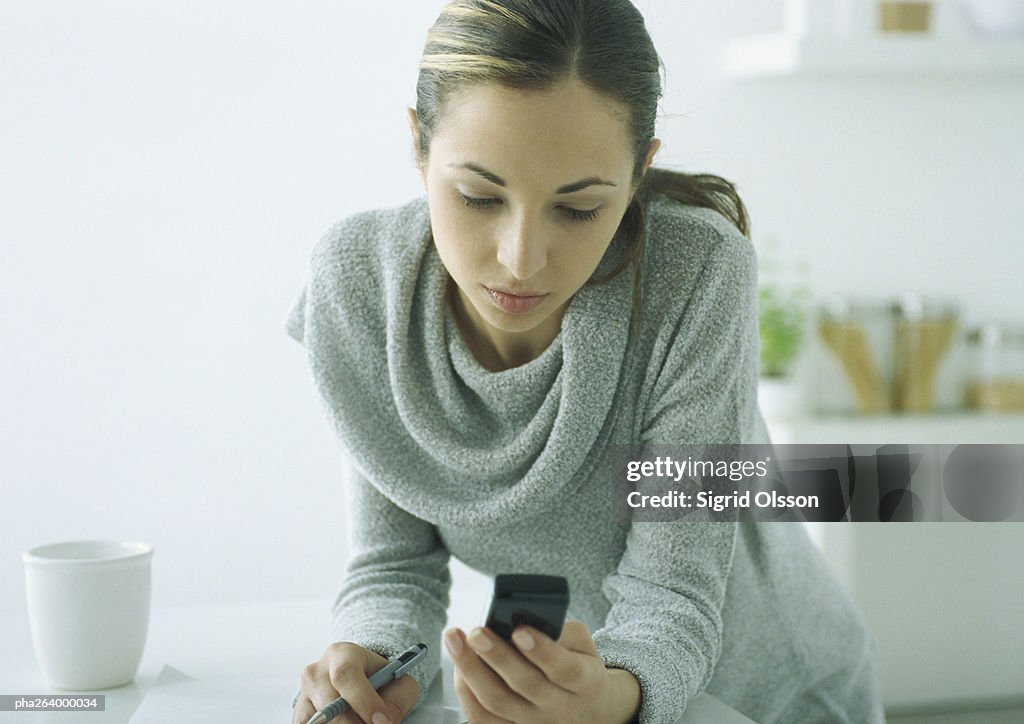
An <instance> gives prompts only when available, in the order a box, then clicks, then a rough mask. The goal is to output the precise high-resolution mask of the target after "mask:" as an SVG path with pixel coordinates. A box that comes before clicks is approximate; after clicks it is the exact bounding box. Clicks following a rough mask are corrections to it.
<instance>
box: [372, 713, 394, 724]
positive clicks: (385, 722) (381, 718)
mask: <svg viewBox="0 0 1024 724" xmlns="http://www.w3.org/2000/svg"><path fill="white" fill-rule="evenodd" d="M373 724H391V720H390V719H388V718H387V717H386V716H385V715H384V714H381V713H380V712H379V711H378V712H377V713H376V714H374V715H373Z"/></svg>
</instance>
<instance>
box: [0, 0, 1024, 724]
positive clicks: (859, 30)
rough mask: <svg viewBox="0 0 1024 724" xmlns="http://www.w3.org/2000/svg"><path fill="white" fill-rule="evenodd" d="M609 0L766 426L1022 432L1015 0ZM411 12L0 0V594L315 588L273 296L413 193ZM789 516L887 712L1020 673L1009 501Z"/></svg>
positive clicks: (1019, 692) (321, 521) (321, 587)
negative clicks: (727, 272)
mask: <svg viewBox="0 0 1024 724" xmlns="http://www.w3.org/2000/svg"><path fill="white" fill-rule="evenodd" d="M636 4H637V5H638V7H639V8H640V9H641V11H642V12H643V13H644V15H645V17H646V18H647V23H648V28H649V29H650V31H651V34H652V36H653V38H654V41H655V44H656V46H657V47H658V49H659V52H660V53H661V55H662V58H663V60H664V62H665V66H666V70H667V77H666V81H667V82H666V87H665V94H664V98H663V99H662V109H661V110H662V114H661V118H660V127H659V136H660V137H661V138H662V139H663V147H662V151H661V153H660V154H659V156H658V158H657V159H656V163H657V165H661V166H668V167H673V168H677V169H681V170H685V171H691V172H712V173H716V174H719V175H722V176H724V177H726V178H728V179H730V180H732V181H734V182H735V183H736V184H737V186H738V189H739V191H740V193H741V195H742V197H743V198H744V200H745V201H746V203H747V205H748V208H749V211H750V214H751V218H752V227H753V231H752V238H753V241H754V243H755V246H756V247H757V249H758V254H759V257H760V260H761V313H762V316H761V332H762V350H763V354H762V375H763V377H762V385H761V404H762V409H763V410H764V413H765V416H766V418H767V419H768V422H769V425H770V427H771V430H772V433H773V437H774V438H775V440H776V441H777V442H823V443H847V442H850V443H879V444H881V443H967V442H993V443H994V442H1016V443H1020V442H1024V286H1022V285H1021V284H1020V271H1021V267H1022V262H1024V251H1022V249H1021V243H1022V241H1024V239H1022V238H1021V232H1020V225H1019V221H1018V218H1017V217H1018V216H1019V211H1018V209H1019V206H1020V199H1021V197H1022V191H1024V136H1022V134H1021V126H1020V118H1021V117H1022V116H1024V92H1022V91H1024V2H1021V1H1020V0H932V1H931V2H881V0H834V1H831V2H830V1H829V0H804V1H800V0H788V1H786V2H783V1H781V0H779V1H775V2H766V1H764V0H727V1H724V2H718V3H678V2H669V1H667V0H665V1H663V0H638V2H637V3H636ZM441 5H442V3H441V2H422V1H421V0H415V1H413V0H405V1H404V2H392V3H381V4H374V3H360V4H356V3H348V2H326V1H323V0H320V1H309V2H304V3H301V4H298V5H295V4H285V3H270V2H263V1H255V2H252V1H250V2H245V3H243V2H240V1H231V2H227V1H225V0H216V1H214V2H205V1H204V2H197V1H196V0H191V1H183V0H176V1H175V2H167V1H153V2H146V3H128V2H111V1H109V0H105V1H104V0H99V1H97V2H93V3H88V4H84V3H77V2H69V1H67V0H64V1H62V2H55V1H53V0H35V1H29V0H6V2H4V3H3V4H2V5H0V107H2V109H3V112H2V113H0V159H2V162H0V167H2V168H3V172H2V174H0V199H2V204H0V334H2V339H3V343H2V344H3V347H2V349H3V354H2V355H0V415H2V429H3V434H2V436H0V459H2V461H3V463H2V467H0V484H2V486H3V493H4V505H3V506H2V507H0V531H2V536H3V537H2V544H3V548H2V556H0V577H2V578H0V580H2V581H3V583H2V584H0V615H8V616H24V607H25V604H24V601H25V591H24V579H23V574H22V571H21V560H20V552H21V551H22V550H24V549H26V548H28V547H30V546H32V545H36V544H40V543H44V542H49V541H55V540H70V539H75V538H93V537H104V538H107V537H109V538H120V539H126V540H127V539H140V540H145V541H147V542H149V543H151V544H153V545H154V547H155V550H156V554H155V558H154V563H153V566H154V591H153V596H154V598H153V603H154V606H180V605H192V604H205V603H213V602H244V601H254V600H283V599H290V598H303V597H322V598H330V597H331V596H332V595H333V592H334V589H335V587H336V585H337V582H338V579H339V577H340V575H341V572H342V568H343V565H344V562H345V559H346V551H347V543H346V531H345V526H344V516H345V511H344V506H343V501H342V494H341V487H340V482H341V474H342V464H341V460H340V452H339V450H338V448H337V446H336V444H335V441H334V439H333V437H332V434H331V432H330V430H329V428H328V426H327V423H326V420H325V418H324V416H323V414H322V412H321V410H320V407H319V402H318V400H317V397H316V394H315V391H314V389H313V386H312V384H311V379H310V376H309V373H308V371H307V367H306V363H305V357H304V352H303V350H302V348H301V347H299V346H298V345H296V344H295V343H294V342H293V341H291V340H290V339H289V338H288V337H287V336H286V335H285V333H284V331H283V323H284V318H285V315H286V313H287V311H288V309H289V308H290V306H291V304H292V302H293V300H294V298H295V296H296V295H297V293H298V291H299V289H300V287H301V285H302V282H303V276H304V270H305V265H306V262H307V259H308V255H309V252H310V250H311V248H312V246H313V244H314V243H315V242H316V240H317V239H318V238H319V236H320V234H321V233H322V232H323V231H324V230H325V229H326V228H327V227H328V226H329V225H330V224H331V223H332V222H334V221H335V220H337V219H340V218H342V217H344V216H346V215H348V214H351V213H353V212H356V211H359V210H363V209H367V208H374V207H381V206H393V205H398V204H401V203H403V202H405V201H407V200H408V199H410V198H412V197H414V196H416V195H419V194H420V193H421V191H422V189H421V186H420V183H419V178H418V176H417V174H416V172H415V169H414V166H413V164H412V159H411V147H410V141H409V138H408V128H407V126H406V123H405V118H404V109H405V107H406V106H408V105H412V104H414V102H415V82H416V62H417V59H418V56H419V53H420V51H421V49H422V45H423V41H424V39H425V37H426V32H427V29H428V27H429V26H430V25H431V23H432V22H433V20H434V19H435V17H436V16H437V13H438V12H439V10H440V7H441ZM812 533H813V535H814V539H815V541H816V542H817V543H818V544H819V545H820V546H821V547H822V549H823V551H824V552H825V554H826V556H827V557H828V558H829V560H830V561H831V562H832V563H833V564H834V566H835V569H836V572H837V575H839V576H840V578H841V579H842V580H843V581H844V582H845V583H846V584H847V585H848V586H849V587H850V589H851V591H852V592H853V593H854V595H855V596H856V597H857V599H858V601H859V602H860V603H861V606H862V608H863V609H864V611H865V616H866V618H867V619H868V622H869V624H870V625H871V626H872V629H873V631H874V632H875V635H876V639H877V640H878V642H879V645H880V650H881V655H882V673H883V686H884V694H885V697H886V702H887V705H888V707H889V710H890V712H893V713H900V712H904V713H906V712H912V711H924V712H938V711H956V710H959V709H962V708H965V707H968V706H970V707H974V708H982V707H986V706H999V705H1002V704H1005V703H1006V702H1012V701H1018V702H1019V701H1020V700H1021V699H1024V673H1022V672H1024V631H1022V630H1021V628H1020V622H1021V621H1022V620H1024V603H1022V602H1024V577H1022V576H1021V575H1020V571H1021V570H1022V569H1024V526H1021V525H1020V524H1012V523H1003V524H960V525H952V524H912V525H911V524H889V525H886V524H866V523H865V524H854V525H848V526H827V527H825V526H822V527H818V528H816V529H813V530H812ZM456 580H457V585H459V586H465V587H467V588H473V587H479V586H482V585H484V584H485V581H484V580H483V579H482V577H478V576H475V574H473V573H472V572H470V571H467V570H466V569H464V568H463V567H461V566H458V565H456ZM993 720H994V719H993Z"/></svg>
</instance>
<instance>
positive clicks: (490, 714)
mask: <svg viewBox="0 0 1024 724" xmlns="http://www.w3.org/2000/svg"><path fill="white" fill-rule="evenodd" d="M512 641H513V644H514V645H510V644H509V643H507V642H506V641H505V640H504V639H502V638H500V637H498V636H496V635H495V634H494V633H493V632H492V631H490V630H489V629H486V628H476V629H473V630H472V631H471V632H470V635H469V636H468V637H467V636H466V635H465V634H463V633H462V631H461V630H459V629H450V630H448V631H447V632H445V644H446V645H447V647H448V651H449V653H450V654H451V657H452V662H453V663H454V664H455V693H456V694H457V695H458V697H459V703H460V704H461V705H462V711H463V713H465V715H466V716H467V718H468V719H469V721H470V722H472V724H499V723H500V724H506V723H507V722H513V723H515V724H546V723H549V722H550V723H551V724H571V723H572V722H593V723H594V724H602V723H604V722H609V723H612V722H614V723H615V724H618V722H622V721H628V720H629V719H630V718H632V716H633V713H635V710H636V707H637V706H638V704H639V685H638V684H637V683H636V679H635V678H633V676H632V674H629V673H628V672H625V671H622V670H620V669H614V670H611V669H607V668H605V665H604V661H603V660H602V659H601V655H600V654H599V653H598V651H597V647H596V646H595V645H594V639H593V638H592V637H591V636H590V631H588V630H587V627H586V625H585V624H584V623H582V622H580V621H566V622H565V625H564V626H563V627H562V635H561V637H560V638H559V639H558V641H552V640H551V639H550V638H549V637H548V636H545V635H544V634H542V633H541V632H539V631H538V630H537V629H535V628H532V627H530V626H519V627H518V628H516V630H515V632H513V634H512ZM612 671H615V672H618V673H620V674H625V675H626V677H628V680H629V681H625V680H618V681H617V682H616V683H618V684H620V685H619V686H616V685H614V684H613V681H612Z"/></svg>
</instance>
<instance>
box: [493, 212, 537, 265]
mask: <svg viewBox="0 0 1024 724" xmlns="http://www.w3.org/2000/svg"><path fill="white" fill-rule="evenodd" d="M498 263H500V264H501V265H502V266H504V267H505V268H506V269H508V270H509V271H510V272H512V274H513V276H515V278H516V279H521V280H526V279H530V278H532V277H533V276H535V275H536V274H537V273H538V272H539V271H541V270H542V269H543V268H544V267H545V266H547V263H548V252H547V248H546V247H545V245H544V240H543V239H541V238H540V235H539V234H537V233H536V231H535V229H534V228H533V227H532V224H531V222H530V221H529V219H525V218H522V217H520V218H518V219H516V220H515V221H514V222H512V223H511V224H510V225H509V227H508V228H506V229H505V231H504V233H503V234H502V238H501V241H500V242H499V244H498Z"/></svg>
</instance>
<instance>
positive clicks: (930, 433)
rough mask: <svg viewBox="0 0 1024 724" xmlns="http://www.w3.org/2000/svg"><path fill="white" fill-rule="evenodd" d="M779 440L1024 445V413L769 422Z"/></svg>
mask: <svg viewBox="0 0 1024 724" xmlns="http://www.w3.org/2000/svg"><path fill="white" fill-rule="evenodd" d="M766 422H767V424H768V427H769V429H770V431H771V433H772V439H773V441H774V442H779V443H831V444H835V443H849V444H852V445H874V444H882V445H884V444H909V445H959V444H984V443H988V444H1024V414H1017V413H1005V414H1003V413H966V412H965V413H957V414H947V415H942V414H935V415H879V416H871V417H825V416H817V415H811V414H806V413H805V414H796V415H790V416H785V417H778V418H774V419H773V418H766Z"/></svg>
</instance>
